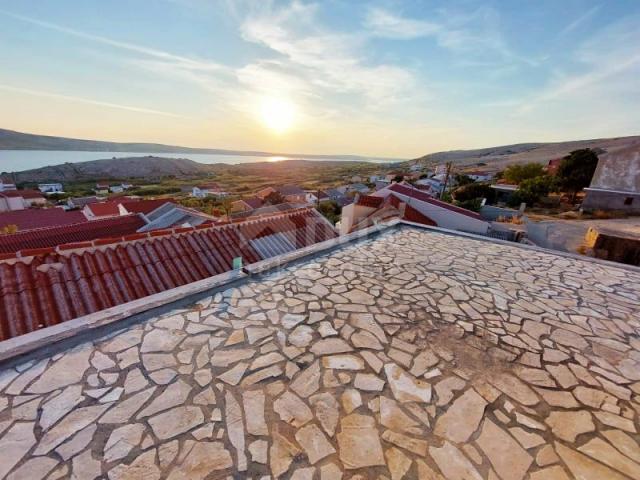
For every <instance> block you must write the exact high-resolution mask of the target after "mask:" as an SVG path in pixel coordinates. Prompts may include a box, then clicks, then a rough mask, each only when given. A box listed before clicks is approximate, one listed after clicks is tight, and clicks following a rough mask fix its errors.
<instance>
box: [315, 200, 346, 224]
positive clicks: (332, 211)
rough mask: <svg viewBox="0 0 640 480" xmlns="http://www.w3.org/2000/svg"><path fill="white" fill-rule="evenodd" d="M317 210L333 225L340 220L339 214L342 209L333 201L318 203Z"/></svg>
mask: <svg viewBox="0 0 640 480" xmlns="http://www.w3.org/2000/svg"><path fill="white" fill-rule="evenodd" d="M317 209H318V211H319V212H320V213H321V214H322V215H324V216H325V217H326V218H327V219H328V220H329V221H330V222H331V223H333V224H334V225H335V224H336V222H338V221H339V220H340V213H341V210H342V209H341V208H340V205H338V203H337V202H336V201H335V200H329V201H326V202H320V205H318V207H317Z"/></svg>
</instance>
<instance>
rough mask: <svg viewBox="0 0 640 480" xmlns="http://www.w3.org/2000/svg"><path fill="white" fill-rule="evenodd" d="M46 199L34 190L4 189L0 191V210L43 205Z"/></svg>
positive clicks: (8, 210)
mask: <svg viewBox="0 0 640 480" xmlns="http://www.w3.org/2000/svg"><path fill="white" fill-rule="evenodd" d="M46 204H47V199H46V198H44V197H43V196H42V193H40V192H38V191H36V190H6V191H3V192H0V212H10V211H13V210H24V209H25V208H32V207H44V206H45V205H46Z"/></svg>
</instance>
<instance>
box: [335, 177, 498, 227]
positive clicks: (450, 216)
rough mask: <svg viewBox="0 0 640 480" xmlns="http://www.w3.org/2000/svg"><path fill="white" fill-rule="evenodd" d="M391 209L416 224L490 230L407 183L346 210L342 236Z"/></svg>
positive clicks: (474, 216) (477, 217)
mask: <svg viewBox="0 0 640 480" xmlns="http://www.w3.org/2000/svg"><path fill="white" fill-rule="evenodd" d="M362 198H366V202H367V203H364V204H363V203H362V202H363V200H362ZM385 200H386V201H385ZM401 204H405V206H404V207H401ZM362 207H367V208H369V209H371V210H366V209H363V208H362ZM390 207H394V208H395V209H396V210H397V211H398V212H399V214H400V218H404V219H405V220H408V219H407V218H406V217H405V216H406V215H410V216H413V217H414V218H416V219H417V221H416V223H422V224H427V225H429V224H430V225H437V226H439V227H442V228H447V229H450V230H460V231H463V232H470V233H478V234H482V235H484V234H486V233H487V232H488V230H489V223H488V222H486V221H484V220H483V219H482V217H481V216H480V215H479V214H478V213H476V212H472V211H470V210H467V209H464V208H460V207H457V206H455V205H451V204H450V203H446V202H443V201H441V200H437V199H435V198H433V197H432V196H431V195H429V194H427V193H425V192H423V191H422V190H419V189H417V188H415V187H412V186H411V185H409V184H407V183H393V184H391V185H389V186H388V187H387V188H383V189H382V190H378V191H377V192H375V193H373V194H371V195H370V196H367V197H358V198H357V199H356V201H355V202H354V203H353V204H352V205H347V206H346V207H344V208H343V209H342V217H341V221H340V233H341V234H346V233H349V232H352V231H354V230H358V229H361V228H364V227H363V226H362V225H363V223H362V222H363V220H366V218H367V217H369V216H371V215H372V214H374V212H375V211H377V210H381V209H383V208H384V209H386V211H387V212H389V211H390V210H391V208H390ZM391 213H395V212H391ZM410 221H411V220H410ZM365 224H366V223H365Z"/></svg>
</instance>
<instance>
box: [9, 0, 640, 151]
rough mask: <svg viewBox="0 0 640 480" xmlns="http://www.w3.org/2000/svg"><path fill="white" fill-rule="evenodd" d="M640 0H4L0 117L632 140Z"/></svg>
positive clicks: (171, 140)
mask: <svg viewBox="0 0 640 480" xmlns="http://www.w3.org/2000/svg"><path fill="white" fill-rule="evenodd" d="M639 25H640V2H639V1H637V0H629V1H623V0H616V1H603V0H601V1H590V0H562V1H558V0H552V1H551V0H539V1H511V0H508V1H475V0H460V1H435V0H433V1H430V0H425V1H367V2H357V1H353V0H327V1H319V2H316V3H310V2H302V1H297V2H275V1H274V2H269V1H266V0H264V1H263V0H256V1H242V0H238V1H235V0H228V1H213V0H128V1H124V0H109V1H104V0H101V1H97V0H55V1H54V0H47V1H45V0H21V1H9V0H0V65H1V68H0V128H7V129H12V130H19V131H24V132H30V133H38V134H48V135H61V136H68V137H80V138H91V139H100V140H112V141H147V142H159V143H167V144H177V145H185V146H194V147H213V148H232V149H239V150H240V149H242V150H257V149H260V150H267V151H279V152H299V153H324V154H331V153H336V154H338V153H341V154H361V155H371V156H389V157H396V158H414V157H417V156H420V155H423V154H425V153H428V152H434V151H439V150H449V149H460V148H474V147H483V146H493V145H500V144H509V143H518V142H529V141H559V140H572V139H585V138H595V137H609V136H623V135H637V134H640V80H639V79H640V28H639Z"/></svg>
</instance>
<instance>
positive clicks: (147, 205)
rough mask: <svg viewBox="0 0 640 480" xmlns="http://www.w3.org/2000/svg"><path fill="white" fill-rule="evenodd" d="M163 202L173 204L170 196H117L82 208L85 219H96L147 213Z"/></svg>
mask: <svg viewBox="0 0 640 480" xmlns="http://www.w3.org/2000/svg"><path fill="white" fill-rule="evenodd" d="M165 203H171V204H175V202H174V200H173V199H172V198H159V199H149V200H132V199H129V198H119V199H114V200H107V201H106V202H99V203H88V204H86V205H85V206H84V208H83V209H82V213H83V214H84V215H85V217H86V218H87V220H92V221H93V220H98V219H103V218H110V217H119V216H121V215H129V214H131V213H140V214H142V215H147V214H148V213H151V212H152V211H154V210H155V209H156V208H158V207H160V206H162V205H164V204H165Z"/></svg>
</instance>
